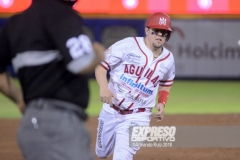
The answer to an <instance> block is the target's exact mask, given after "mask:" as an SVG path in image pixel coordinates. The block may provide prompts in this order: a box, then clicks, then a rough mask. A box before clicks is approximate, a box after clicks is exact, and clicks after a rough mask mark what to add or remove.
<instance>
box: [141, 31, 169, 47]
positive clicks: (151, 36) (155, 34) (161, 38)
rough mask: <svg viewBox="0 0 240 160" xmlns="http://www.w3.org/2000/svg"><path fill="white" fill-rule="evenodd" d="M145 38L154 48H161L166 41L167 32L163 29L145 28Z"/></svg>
mask: <svg viewBox="0 0 240 160" xmlns="http://www.w3.org/2000/svg"><path fill="white" fill-rule="evenodd" d="M145 31H146V38H147V40H148V41H149V44H150V45H152V47H154V48H155V49H157V48H162V46H163V44H164V43H165V42H166V39H167V37H168V34H169V32H168V31H167V30H163V29H154V28H148V27H146V28H145Z"/></svg>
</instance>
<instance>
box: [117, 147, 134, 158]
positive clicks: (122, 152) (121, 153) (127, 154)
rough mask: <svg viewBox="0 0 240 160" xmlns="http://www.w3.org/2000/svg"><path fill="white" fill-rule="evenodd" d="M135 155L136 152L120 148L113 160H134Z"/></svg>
mask: <svg viewBox="0 0 240 160" xmlns="http://www.w3.org/2000/svg"><path fill="white" fill-rule="evenodd" d="M134 154H136V151H135V150H132V149H131V150H128V149H125V148H119V149H117V150H115V152H114V155H113V160H122V159H124V160H132V159H133V156H134Z"/></svg>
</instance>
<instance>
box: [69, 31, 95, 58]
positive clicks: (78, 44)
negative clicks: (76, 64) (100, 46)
mask: <svg viewBox="0 0 240 160" xmlns="http://www.w3.org/2000/svg"><path fill="white" fill-rule="evenodd" d="M66 47H67V48H69V53H70V55H71V57H72V58H73V59H78V58H80V57H81V56H83V55H84V54H92V53H93V48H92V43H91V41H90V39H89V38H88V37H87V36H86V35H84V34H81V35H79V36H78V37H72V38H70V39H68V40H67V42H66Z"/></svg>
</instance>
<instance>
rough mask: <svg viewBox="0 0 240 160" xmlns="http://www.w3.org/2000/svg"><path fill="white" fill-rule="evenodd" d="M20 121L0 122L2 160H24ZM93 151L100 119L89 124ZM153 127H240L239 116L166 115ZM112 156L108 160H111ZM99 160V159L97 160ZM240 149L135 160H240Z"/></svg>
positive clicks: (141, 154)
mask: <svg viewBox="0 0 240 160" xmlns="http://www.w3.org/2000/svg"><path fill="white" fill-rule="evenodd" d="M18 124H19V120H5V119H1V120H0V160H23V158H22V156H21V153H20V151H19V149H18V147H17V143H16V130H17V127H18ZM86 125H87V127H88V129H89V132H90V133H91V137H92V149H93V151H94V145H95V136H96V128H97V117H91V118H90V119H89V120H88V121H87V123H86ZM151 125H152V126H156V125H168V126H169V125H176V126H240V114H228V115H166V116H165V118H164V120H163V121H162V122H161V123H157V122H156V120H155V119H152V122H151ZM111 158H112V157H109V158H108V160H110V159H111ZM96 159H98V158H97V157H96ZM238 159H240V148H235V149H233V148H204V149H203V148H201V149H200V148H142V149H140V151H138V152H137V154H136V155H135V157H134V160H238Z"/></svg>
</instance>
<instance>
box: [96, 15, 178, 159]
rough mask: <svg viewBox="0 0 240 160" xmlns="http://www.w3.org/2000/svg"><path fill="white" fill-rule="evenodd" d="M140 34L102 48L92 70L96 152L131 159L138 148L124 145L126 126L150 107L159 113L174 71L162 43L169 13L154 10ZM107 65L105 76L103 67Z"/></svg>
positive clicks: (140, 120) (141, 119)
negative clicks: (96, 93)
mask: <svg viewBox="0 0 240 160" xmlns="http://www.w3.org/2000/svg"><path fill="white" fill-rule="evenodd" d="M145 32H146V37H130V38H126V39H123V40H120V41H118V42H116V43H115V44H113V45H112V46H111V47H110V48H108V49H107V50H106V51H105V61H103V62H102V63H101V65H99V66H98V67H97V68H96V70H95V74H96V79H97V82H98V84H99V86H100V99H101V101H102V102H103V103H104V104H103V108H102V110H101V113H100V116H99V124H98V134H97V141H96V154H97V155H98V157H100V158H106V157H108V156H109V155H110V154H111V153H113V159H114V160H131V159H132V158H133V155H134V154H135V153H136V151H137V150H138V149H139V148H130V147H129V131H128V128H129V126H134V125H139V126H147V125H149V123H150V117H151V110H152V108H153V107H154V106H155V99H156V95H157V94H158V103H157V105H156V109H157V110H158V112H157V113H156V115H155V117H156V118H157V120H158V121H161V120H162V119H163V114H164V107H165V105H166V102H167V99H168V95H169V92H170V89H171V86H172V83H173V79H174V77H175V64H174V58H173V54H172V53H171V52H170V51H168V50H167V49H166V48H165V47H163V45H164V43H165V42H166V41H168V40H169V38H170V35H171V32H172V29H171V20H170V17H169V16H168V15H166V14H164V13H160V12H159V13H154V14H152V15H151V16H150V17H149V18H148V19H147V21H146V26H145ZM109 69H110V70H111V71H110V80H109V83H108V81H107V77H106V73H107V70H109Z"/></svg>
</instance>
